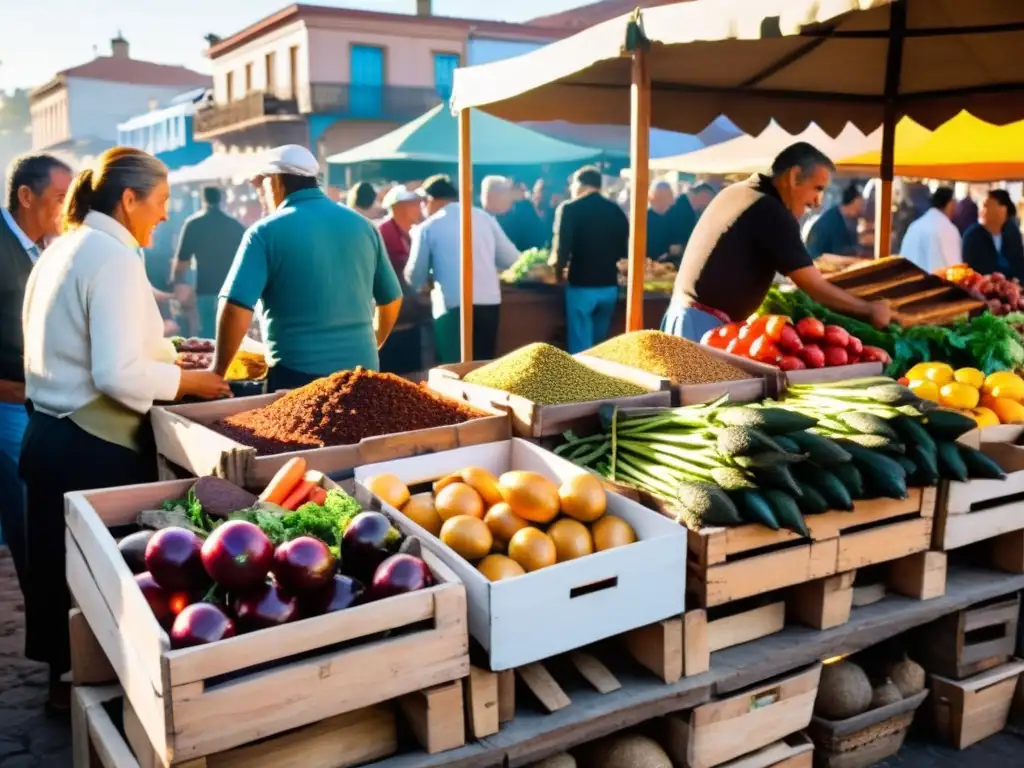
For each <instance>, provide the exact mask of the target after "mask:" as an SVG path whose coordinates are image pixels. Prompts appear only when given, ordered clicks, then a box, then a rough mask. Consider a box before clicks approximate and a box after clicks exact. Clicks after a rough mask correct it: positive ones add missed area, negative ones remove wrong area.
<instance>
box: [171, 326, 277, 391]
mask: <svg viewBox="0 0 1024 768" xmlns="http://www.w3.org/2000/svg"><path fill="white" fill-rule="evenodd" d="M170 341H171V343H172V344H173V345H174V351H175V352H176V353H177V357H176V358H175V362H176V363H177V365H178V366H179V367H180V368H182V369H184V370H186V371H196V370H205V369H207V368H209V367H210V366H211V365H213V350H214V343H213V339H197V338H194V337H193V338H188V339H186V338H184V337H182V336H175V337H173V338H172V339H171V340H170ZM267 371H268V367H267V359H266V358H265V357H264V356H263V355H261V354H259V353H258V352H250V351H248V350H245V349H240V350H238V354H236V355H235V357H234V359H233V360H232V361H231V365H229V366H228V371H227V373H226V374H225V376H224V378H226V379H227V380H228V381H257V380H259V379H263V378H266V375H267Z"/></svg>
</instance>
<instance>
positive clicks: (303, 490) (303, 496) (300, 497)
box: [281, 480, 316, 511]
mask: <svg viewBox="0 0 1024 768" xmlns="http://www.w3.org/2000/svg"><path fill="white" fill-rule="evenodd" d="M314 488H316V484H315V483H312V482H310V481H309V480H303V481H302V482H301V483H299V484H298V485H297V486H295V489H294V490H293V491H292V492H291V493H289V494H288V498H287V499H285V500H284V503H283V504H281V506H282V507H284V508H285V509H287V510H292V511H294V510H296V509H298V508H299V507H300V506H302V505H303V504H305V503H306V500H307V499H308V498H309V494H310V491H312V490H313V489H314Z"/></svg>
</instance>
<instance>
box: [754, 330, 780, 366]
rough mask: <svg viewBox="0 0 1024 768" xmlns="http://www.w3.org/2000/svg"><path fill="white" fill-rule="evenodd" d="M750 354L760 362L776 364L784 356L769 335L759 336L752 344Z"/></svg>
mask: <svg viewBox="0 0 1024 768" xmlns="http://www.w3.org/2000/svg"><path fill="white" fill-rule="evenodd" d="M750 356H751V357H752V358H753V359H754V360H757V362H759V363H768V364H769V365H775V364H776V363H778V362H779V358H780V357H782V353H781V352H779V348H778V347H777V346H776V345H775V343H774V342H773V341H772V340H771V339H769V338H768V337H767V336H758V337H757V338H756V339H755V340H754V343H753V344H751V345H750Z"/></svg>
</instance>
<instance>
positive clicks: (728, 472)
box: [711, 467, 757, 491]
mask: <svg viewBox="0 0 1024 768" xmlns="http://www.w3.org/2000/svg"><path fill="white" fill-rule="evenodd" d="M711 479H712V480H714V481H715V483H716V484H717V485H718V487H719V488H721V489H722V490H723V491H742V490H747V489H749V490H756V488H757V486H756V485H755V484H754V483H752V482H751V481H750V478H749V477H748V476H747V473H746V472H744V471H743V470H742V469H738V468H737V467H715V468H714V469H712V470H711Z"/></svg>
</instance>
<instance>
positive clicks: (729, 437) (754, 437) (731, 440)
mask: <svg viewBox="0 0 1024 768" xmlns="http://www.w3.org/2000/svg"><path fill="white" fill-rule="evenodd" d="M717 432H718V437H717V443H716V445H717V447H718V452H719V453H720V454H722V455H723V456H749V455H750V454H754V453H762V452H765V451H775V452H776V453H785V451H783V450H782V448H780V447H779V444H778V443H776V442H775V441H774V440H772V439H771V438H770V437H768V435H766V434H765V433H764V432H761V431H760V430H757V429H754V428H752V427H726V428H725V429H720V430H717Z"/></svg>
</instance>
